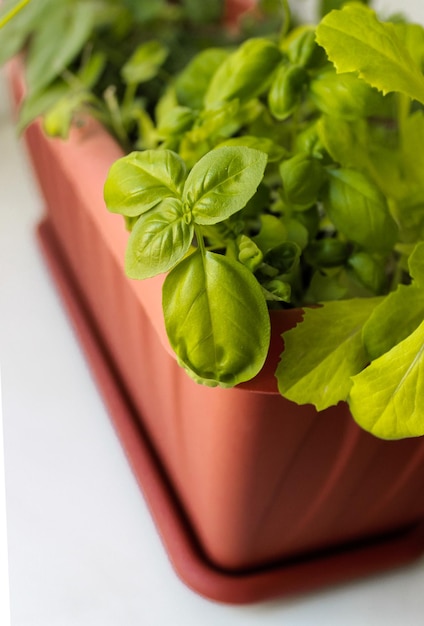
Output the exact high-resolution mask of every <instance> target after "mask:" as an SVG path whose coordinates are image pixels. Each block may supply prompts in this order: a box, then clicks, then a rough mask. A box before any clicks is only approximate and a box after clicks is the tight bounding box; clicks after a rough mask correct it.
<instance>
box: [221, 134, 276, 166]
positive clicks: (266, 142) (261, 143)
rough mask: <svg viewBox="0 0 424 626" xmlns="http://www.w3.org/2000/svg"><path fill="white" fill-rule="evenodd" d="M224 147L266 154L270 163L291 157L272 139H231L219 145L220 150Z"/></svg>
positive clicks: (249, 136) (247, 136)
mask: <svg viewBox="0 0 424 626" xmlns="http://www.w3.org/2000/svg"><path fill="white" fill-rule="evenodd" d="M223 146H246V147H247V148H253V149H254V150H259V151H260V152H265V153H266V154H267V155H268V163H274V162H276V161H281V159H283V158H285V157H287V156H288V155H289V153H288V151H287V150H286V149H285V148H283V146H279V145H278V144H276V143H275V142H274V141H272V139H269V137H256V136H254V135H242V136H241V137H231V138H230V139H225V141H222V142H220V143H219V147H220V148H222V147H223Z"/></svg>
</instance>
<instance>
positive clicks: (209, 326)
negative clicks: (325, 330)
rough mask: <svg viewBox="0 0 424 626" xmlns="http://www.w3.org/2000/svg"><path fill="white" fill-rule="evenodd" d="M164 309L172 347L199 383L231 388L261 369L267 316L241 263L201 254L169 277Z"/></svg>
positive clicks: (254, 283) (257, 287)
mask: <svg viewBox="0 0 424 626" xmlns="http://www.w3.org/2000/svg"><path fill="white" fill-rule="evenodd" d="M163 308H164V315H165V324H166V330H167V333H168V337H169V341H170V344H171V346H172V348H173V350H174V351H175V353H176V355H177V357H178V361H179V363H180V364H181V365H182V366H183V367H184V368H185V369H186V370H187V372H188V373H189V374H190V376H192V377H193V378H194V379H195V380H196V381H198V382H201V383H204V384H207V385H210V386H216V385H220V386H223V387H232V386H234V385H236V384H238V383H241V382H243V381H246V380H249V379H251V378H253V377H254V376H255V375H256V374H257V373H258V372H259V371H260V369H261V368H262V366H263V364H264V361H265V358H266V355H267V352H268V346H269V340H270V321H269V313H268V309H267V305H266V301H265V298H264V296H263V294H262V290H261V287H260V285H259V283H258V282H257V281H256V279H255V278H254V276H253V275H252V273H251V272H250V271H249V270H248V269H247V268H245V267H244V266H243V265H241V264H240V263H238V262H236V261H232V260H230V259H229V258H227V257H224V256H221V255H218V254H214V253H211V252H206V253H205V254H204V255H203V254H202V253H201V251H200V250H197V251H196V252H195V253H193V254H191V255H190V256H188V257H186V258H185V259H184V260H183V261H181V263H179V264H178V265H177V266H176V267H175V268H174V269H173V270H172V271H171V272H170V273H169V274H168V276H167V277H166V279H165V282H164V285H163Z"/></svg>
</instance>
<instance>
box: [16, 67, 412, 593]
mask: <svg viewBox="0 0 424 626" xmlns="http://www.w3.org/2000/svg"><path fill="white" fill-rule="evenodd" d="M12 74H13V80H12V82H13V88H14V93H15V98H16V99H17V100H19V99H20V97H21V92H22V84H21V82H20V78H19V72H18V71H17V68H16V66H15V67H14V68H13V67H12ZM26 141H27V146H28V151H29V154H30V157H31V160H32V163H33V167H34V171H35V173H36V176H37V179H38V181H39V184H40V189H41V192H42V194H43V197H44V200H45V206H46V221H45V222H44V223H43V225H42V227H41V229H40V237H41V241H42V245H43V248H44V250H45V253H46V257H47V259H48V260H49V264H50V266H51V269H52V272H53V274H54V276H55V278H56V282H57V284H58V287H59V289H60V290H61V292H62V295H63V297H64V301H65V303H66V304H67V306H68V309H69V311H70V313H71V316H72V318H73V320H74V323H75V326H76V329H77V332H78V334H79V336H80V339H81V341H82V343H83V345H84V346H85V349H86V351H87V355H88V358H89V359H90V361H91V364H92V367H93V370H94V372H95V374H96V376H97V378H98V382H99V386H100V388H101V390H102V392H103V394H104V397H105V399H106V401H107V403H108V406H109V409H110V413H111V417H112V419H113V421H114V423H115V426H116V428H117V431H118V434H119V435H120V437H121V440H122V443H123V445H124V447H125V449H126V451H127V454H128V457H129V459H130V461H131V463H132V467H133V470H134V473H135V475H136V477H137V478H138V480H139V482H140V484H141V486H142V488H143V490H144V492H145V495H146V498H147V500H148V501H149V504H150V507H151V510H152V514H153V516H154V517H155V520H156V522H157V525H158V528H159V531H160V532H161V535H162V537H163V540H164V542H165V545H166V547H167V550H168V553H169V555H170V558H171V560H172V561H173V564H174V566H175V568H176V570H177V572H178V574H179V575H180V576H181V578H182V579H183V580H184V581H185V582H186V583H187V584H188V585H189V586H191V587H192V588H193V589H195V590H196V591H198V592H199V593H201V594H203V595H205V596H207V597H210V598H213V599H216V600H220V601H226V602H249V601H255V600H259V599H263V598H266V597H271V596H275V595H287V594H291V593H296V592H303V591H306V590H310V589H314V588H316V587H319V586H321V585H325V584H330V583H335V582H340V581H343V580H347V579H350V578H353V577H356V576H360V575H365V574H368V573H372V572H375V571H378V570H382V569H386V568H388V567H392V566H395V565H398V564H401V563H404V562H408V561H409V560H411V559H412V558H415V557H418V556H419V555H420V554H421V553H422V552H424V500H423V498H422V492H423V486H424V441H423V439H422V438H421V439H416V440H403V441H397V442H393V441H392V442H387V441H380V440H377V439H375V438H373V437H372V436H371V435H369V434H367V433H365V432H364V431H362V430H360V429H359V427H358V426H357V425H356V424H355V423H354V422H353V420H352V418H351V416H350V414H349V411H348V408H347V406H346V405H344V404H340V405H339V406H337V407H334V408H332V409H329V410H327V411H325V412H323V413H320V414H317V413H316V412H315V410H314V409H313V408H312V407H310V406H305V407H298V406H297V405H294V404H292V403H290V402H288V401H287V400H284V399H283V398H282V397H281V396H280V395H279V394H278V392H277V388H276V381H275V379H274V371H275V366H276V364H277V361H278V355H279V354H280V352H281V351H282V349H283V343H282V340H281V332H282V330H283V329H284V328H288V327H290V326H292V325H294V324H295V323H296V321H297V319H298V317H299V313H298V312H296V311H294V312H275V314H273V316H272V328H273V337H272V345H271V349H270V354H269V357H268V360H267V362H266V364H265V366H264V369H263V370H262V372H261V373H260V374H259V375H258V376H257V378H256V379H254V380H253V381H252V382H251V383H249V384H245V385H242V386H240V387H238V388H235V389H219V388H216V389H211V388H208V387H202V386H199V385H197V384H196V383H194V382H193V381H192V380H191V379H189V378H188V377H187V375H186V374H185V372H184V371H183V370H182V369H180V367H179V366H178V364H177V363H176V360H175V358H174V356H173V354H172V352H171V350H170V347H169V344H168V340H167V338H166V333H165V329H164V325H163V318H162V309H161V286H162V282H163V278H162V277H158V278H154V279H150V280H148V281H144V282H137V281H132V280H129V279H128V278H126V276H125V275H124V271H123V258H124V251H125V247H126V240H127V236H128V234H127V232H126V230H125V228H124V223H123V220H122V218H121V217H120V216H117V215H111V214H109V213H108V212H107V211H106V208H105V206H104V202H103V184H104V181H105V178H106V175H107V172H108V169H109V167H110V166H111V164H112V163H113V162H114V161H115V160H116V159H117V158H119V157H120V156H121V155H122V152H121V150H120V148H119V146H117V144H116V143H115V142H114V141H113V139H112V138H111V137H110V136H108V135H107V134H106V132H105V131H104V130H103V129H102V128H101V127H100V126H99V125H97V124H96V123H95V122H93V121H92V120H90V121H87V123H86V124H85V125H84V126H83V127H81V128H74V129H73V130H72V133H71V137H70V139H69V141H67V142H63V141H61V140H52V139H48V138H46V137H45V135H44V134H43V131H42V129H41V127H40V125H39V124H34V125H32V126H31V127H30V128H29V129H28V131H27V133H26Z"/></svg>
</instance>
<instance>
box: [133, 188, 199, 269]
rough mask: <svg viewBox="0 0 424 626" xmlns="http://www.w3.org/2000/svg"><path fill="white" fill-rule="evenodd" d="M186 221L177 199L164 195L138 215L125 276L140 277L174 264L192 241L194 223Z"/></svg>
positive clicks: (169, 267) (181, 206) (168, 267)
mask: <svg viewBox="0 0 424 626" xmlns="http://www.w3.org/2000/svg"><path fill="white" fill-rule="evenodd" d="M188 221H189V220H187V219H186V216H185V215H184V211H183V205H182V203H181V201H180V200H177V199H176V198H165V199H164V200H162V202H161V203H160V204H159V206H157V207H156V208H155V209H154V210H153V211H150V212H149V213H145V214H144V215H141V216H140V217H139V218H138V220H137V222H136V223H135V225H134V227H133V229H132V231H131V234H130V236H129V239H128V245H127V251H126V256H125V271H126V273H127V275H128V276H129V277H130V278H137V279H140V280H142V279H144V278H151V277H152V276H156V275H157V274H162V273H163V272H167V271H168V270H169V269H171V268H172V267H174V265H175V264H176V263H178V261H179V260H180V259H181V258H182V257H183V256H184V255H185V254H186V253H187V251H188V250H189V248H190V245H191V242H192V240H193V233H194V228H193V224H192V223H187V222H188Z"/></svg>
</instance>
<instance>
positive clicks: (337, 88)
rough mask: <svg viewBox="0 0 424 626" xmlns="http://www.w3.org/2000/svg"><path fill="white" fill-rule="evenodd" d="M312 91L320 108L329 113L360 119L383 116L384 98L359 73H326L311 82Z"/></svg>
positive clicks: (313, 97)
mask: <svg viewBox="0 0 424 626" xmlns="http://www.w3.org/2000/svg"><path fill="white" fill-rule="evenodd" d="M310 94H311V97H312V100H313V102H314V103H315V105H316V106H317V107H318V108H319V110H320V111H322V112H323V113H326V114H327V115H331V116H335V117H341V118H343V119H346V120H356V119H357V118H358V117H366V116H371V115H378V114H380V115H381V112H382V109H384V106H385V100H384V97H383V96H382V95H381V93H379V92H378V91H377V90H376V89H373V88H372V87H370V85H368V84H367V83H366V82H364V81H363V80H360V79H359V78H358V77H357V76H356V75H355V74H336V73H335V72H334V70H328V71H325V72H322V73H321V74H319V75H318V76H317V78H315V79H314V80H312V81H311V84H310Z"/></svg>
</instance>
